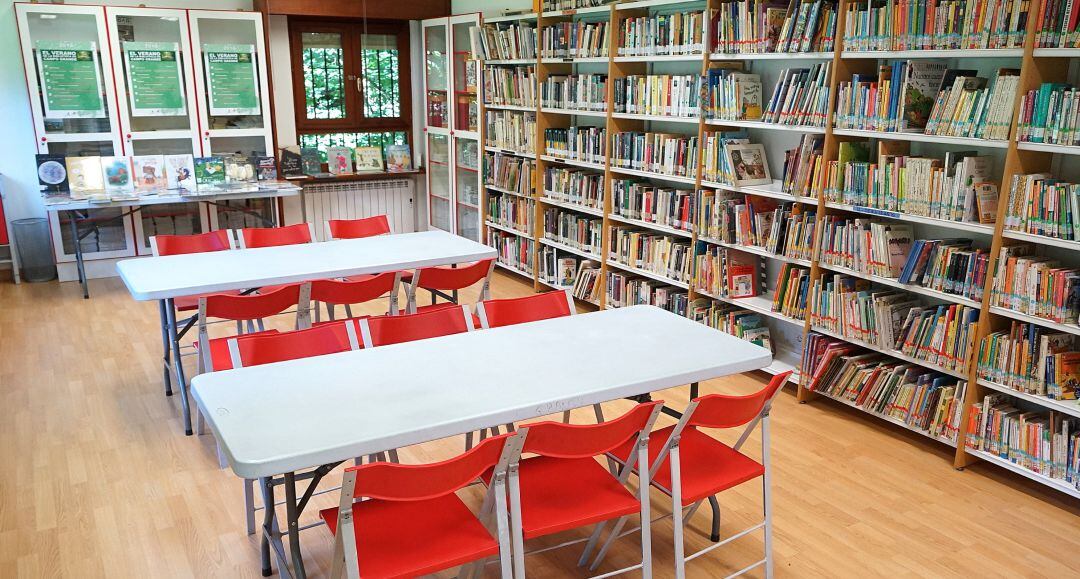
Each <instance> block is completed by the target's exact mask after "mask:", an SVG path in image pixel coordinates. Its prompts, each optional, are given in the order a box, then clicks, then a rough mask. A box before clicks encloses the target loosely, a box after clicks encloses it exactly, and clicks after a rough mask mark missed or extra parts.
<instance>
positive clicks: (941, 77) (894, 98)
mask: <svg viewBox="0 0 1080 579" xmlns="http://www.w3.org/2000/svg"><path fill="white" fill-rule="evenodd" d="M1018 75H1019V71H1018V70H1016V69H1004V68H1003V69H998V71H997V72H996V73H995V75H994V79H993V82H992V83H989V86H988V81H987V79H986V78H985V77H980V76H977V72H976V71H974V70H962V69H948V68H946V66H945V65H944V64H943V63H938V62H933V61H894V62H892V63H891V64H884V65H881V66H880V67H879V68H878V71H877V74H876V75H865V74H856V75H853V76H852V79H851V81H850V82H842V83H840V86H839V89H838V92H837V106H836V126H837V128H841V129H858V130H869V131H884V132H895V131H903V132H921V133H925V134H928V135H939V136H953V137H973V138H979V139H989V140H1005V139H1007V138H1008V135H1009V125H1010V124H1011V117H1012V104H1013V100H1014V98H1015V94H1016V87H1017V83H1018V80H1019V76H1018Z"/></svg>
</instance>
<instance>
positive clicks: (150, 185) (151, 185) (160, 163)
mask: <svg viewBox="0 0 1080 579" xmlns="http://www.w3.org/2000/svg"><path fill="white" fill-rule="evenodd" d="M131 166H132V171H133V174H134V176H135V191H136V192H138V193H140V194H144V195H145V194H149V193H158V192H160V191H163V190H164V189H166V185H167V184H168V180H167V179H166V177H165V156H164V155H136V156H134V157H132V158H131Z"/></svg>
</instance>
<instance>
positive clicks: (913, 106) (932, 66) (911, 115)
mask: <svg viewBox="0 0 1080 579" xmlns="http://www.w3.org/2000/svg"><path fill="white" fill-rule="evenodd" d="M945 68H946V67H945V64H944V63H940V62H934V61H929V60H912V61H910V62H908V63H907V67H906V69H905V70H906V72H905V75H906V76H905V78H904V89H903V90H904V102H903V113H902V118H903V126H902V127H901V130H909V129H919V130H921V129H924V128H926V122H927V120H929V118H930V109H932V108H933V107H934V100H935V99H936V98H937V94H938V89H939V88H940V87H941V79H942V78H943V77H944V76H945Z"/></svg>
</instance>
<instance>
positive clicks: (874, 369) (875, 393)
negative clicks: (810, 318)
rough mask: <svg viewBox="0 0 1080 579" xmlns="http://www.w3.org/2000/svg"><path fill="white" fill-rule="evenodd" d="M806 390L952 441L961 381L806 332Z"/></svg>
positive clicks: (961, 401) (960, 400) (958, 414)
mask: <svg viewBox="0 0 1080 579" xmlns="http://www.w3.org/2000/svg"><path fill="white" fill-rule="evenodd" d="M802 377H803V384H804V386H805V387H806V388H807V390H809V391H811V392H817V393H819V394H824V395H825V396H829V397H830V398H835V399H837V400H841V401H844V402H847V403H849V404H851V405H853V406H855V407H857V408H860V409H862V410H864V411H866V412H869V413H871V414H876V415H879V416H884V417H887V418H891V419H894V420H897V421H899V422H902V423H903V424H905V425H907V426H908V427H909V428H911V429H912V430H916V431H918V432H922V433H924V434H927V435H928V436H931V437H934V438H939V439H944V440H948V441H952V442H955V441H956V439H957V435H958V433H959V424H960V418H961V415H962V411H963V407H964V396H965V394H966V390H967V383H966V382H965V381H963V380H958V379H956V378H954V377H952V376H945V375H942V374H939V373H937V372H932V371H929V370H927V369H925V368H922V367H920V366H917V365H914V364H910V363H907V362H902V361H899V360H896V359H894V358H889V357H887V356H884V355H882V354H880V353H877V352H866V351H865V350H862V349H860V348H858V347H856V346H853V345H852V344H849V343H847V342H843V341H841V340H837V339H834V338H831V337H829V336H825V335H822V334H818V333H814V332H811V333H810V334H809V335H808V336H807V340H806V348H805V349H804V351H803V357H802Z"/></svg>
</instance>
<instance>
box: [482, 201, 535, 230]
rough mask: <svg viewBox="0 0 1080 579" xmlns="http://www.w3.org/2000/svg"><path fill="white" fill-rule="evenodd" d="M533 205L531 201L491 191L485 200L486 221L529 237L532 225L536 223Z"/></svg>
mask: <svg viewBox="0 0 1080 579" xmlns="http://www.w3.org/2000/svg"><path fill="white" fill-rule="evenodd" d="M534 203H535V202H534V201H533V200H532V199H525V198H522V197H518V196H517V195H503V194H500V193H496V192H494V191H492V192H491V194H490V195H488V198H487V219H488V221H491V222H493V223H496V224H498V225H501V226H503V227H509V228H510V229H513V230H515V231H518V232H520V233H522V234H524V235H527V236H531V235H532V231H533V224H534V223H535V222H536V218H535V207H536V206H535V205H534Z"/></svg>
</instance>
